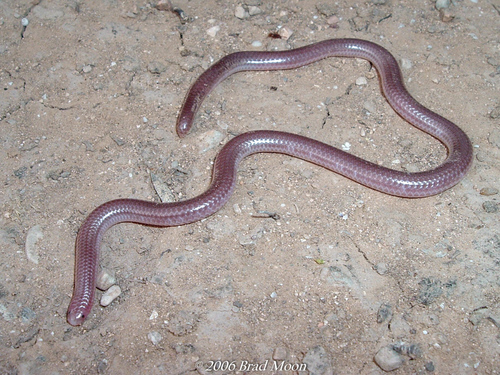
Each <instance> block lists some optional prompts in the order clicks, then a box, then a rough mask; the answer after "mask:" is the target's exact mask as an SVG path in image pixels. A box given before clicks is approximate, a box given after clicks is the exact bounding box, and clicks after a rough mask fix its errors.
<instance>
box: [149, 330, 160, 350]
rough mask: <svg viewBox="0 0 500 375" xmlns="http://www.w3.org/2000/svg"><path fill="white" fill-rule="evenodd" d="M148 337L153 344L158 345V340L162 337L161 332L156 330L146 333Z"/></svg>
mask: <svg viewBox="0 0 500 375" xmlns="http://www.w3.org/2000/svg"><path fill="white" fill-rule="evenodd" d="M148 339H149V340H150V341H151V342H152V343H153V345H155V346H156V345H158V344H159V343H160V341H161V340H162V339H163V337H162V336H161V334H160V333H159V332H156V331H152V332H149V333H148Z"/></svg>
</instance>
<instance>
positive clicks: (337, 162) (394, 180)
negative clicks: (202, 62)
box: [67, 39, 473, 326]
mask: <svg viewBox="0 0 500 375" xmlns="http://www.w3.org/2000/svg"><path fill="white" fill-rule="evenodd" d="M326 57H356V58H362V59H366V60H368V61H370V62H371V63H372V65H373V66H374V67H375V68H376V70H377V72H378V75H379V77H380V81H381V87H382V91H383V93H384V96H385V97H386V99H387V101H388V102H389V104H390V105H391V106H392V108H393V109H394V110H395V111H396V112H397V113H398V114H399V115H400V116H401V117H402V118H403V119H405V120H406V121H407V122H409V123H410V124H412V125H414V126H415V127H417V128H419V129H420V130H422V131H424V132H426V133H428V134H430V135H432V136H434V137H435V138H436V139H438V140H439V141H440V142H442V143H443V144H444V145H445V146H446V148H447V150H448V156H447V158H446V160H445V161H444V162H443V163H442V164H441V165H439V166H438V167H437V168H435V169H433V170H429V171H423V172H418V173H407V172H403V171H396V170H391V169H388V168H385V167H382V166H379V165H376V164H373V163H371V162H368V161H365V160H363V159H361V158H358V157H356V156H354V155H351V154H348V153H346V152H344V151H341V150H339V149H337V148H335V147H332V146H329V145H327V144H324V143H321V142H319V141H316V140H313V139H309V138H306V137H303V136H300V135H295V134H290V133H284V132H278V131H268V130H260V131H252V132H248V133H243V134H241V135H239V136H236V137H235V138H233V139H231V140H230V141H229V142H228V143H227V144H226V145H225V146H224V147H223V148H222V150H221V151H220V153H219V154H218V155H217V158H216V161H215V164H214V168H213V176H212V182H211V184H210V186H209V188H208V189H207V190H206V191H205V192H204V193H202V194H201V195H199V196H197V197H195V198H192V199H188V200H185V201H181V202H175V203H156V202H149V201H142V200H137V199H117V200H113V201H110V202H107V203H104V204H102V205H101V206H99V207H97V208H96V209H95V210H94V211H92V213H91V214H90V215H89V216H88V217H87V218H86V219H85V221H84V222H83V224H82V226H81V227H80V230H79V231H78V236H77V240H76V246H75V281H74V289H73V297H72V299H71V302H70V304H69V307H68V311H67V321H68V323H69V324H71V325H74V326H78V325H81V324H82V323H83V322H84V321H85V319H86V318H87V316H88V315H89V314H90V311H91V309H92V305H93V302H94V295H95V288H96V277H97V269H98V262H99V251H100V244H101V240H102V237H103V235H104V233H105V232H106V230H107V229H108V228H110V227H111V226H113V225H115V224H118V223H123V222H133V223H139V224H145V225H152V226H159V227H168V226H177V225H183V224H188V223H192V222H195V221H198V220H201V219H203V218H205V217H207V216H210V215H212V214H213V213H215V212H216V211H218V210H219V209H220V208H221V207H222V206H224V204H225V203H226V202H227V201H228V200H229V198H230V197H231V195H232V193H233V191H234V188H235V182H236V173H237V167H238V164H239V162H240V161H241V160H242V159H243V158H244V157H246V156H248V155H251V154H255V153H260V152H271V153H282V154H287V155H290V156H293V157H297V158H300V159H303V160H307V161H309V162H312V163H315V164H317V165H320V166H322V167H325V168H327V169H330V170H332V171H334V172H336V173H339V174H341V175H343V176H345V177H347V178H350V179H352V180H354V181H356V182H359V183H360V184H363V185H365V186H367V187H370V188H372V189H375V190H378V191H381V192H383V193H387V194H390V195H394V196H400V197H408V198H418V197H427V196H431V195H435V194H439V193H441V192H443V191H444V190H446V189H449V188H451V187H452V186H454V185H455V184H457V183H458V182H459V181H460V180H461V179H462V178H463V177H464V176H465V174H466V173H467V171H468V169H469V168H470V166H471V164H472V155H473V152H472V145H471V142H470V140H469V138H468V137H467V135H466V134H465V133H464V132H463V131H462V130H461V129H460V128H459V127H457V126H456V125H455V124H454V123H452V122H450V121H448V120H447V119H445V118H443V117H441V116H440V115H438V114H436V113H434V112H432V111H431V110H430V109H428V108H426V107H424V106H423V105H421V104H420V103H418V102H417V101H416V100H415V99H413V97H412V96H411V95H410V94H409V93H408V92H407V91H406V89H405V87H404V83H403V78H402V75H401V71H400V69H399V66H398V63H397V61H396V59H395V58H394V57H393V56H392V55H391V53H390V52H388V51H387V50H386V49H385V48H383V47H381V46H379V45H377V44H375V43H372V42H369V41H365V40H359V39H331V40H325V41H322V42H319V43H315V44H311V45H307V46H305V47H301V48H297V49H292V50H288V51H278V52H274V51H273V52H257V51H252V52H250V51H248V52H236V53H232V54H229V55H227V56H225V57H223V58H222V59H221V60H219V61H218V62H216V63H215V64H214V65H212V66H211V67H210V68H209V69H207V70H206V71H205V72H204V73H203V74H202V75H201V76H200V77H199V78H198V79H197V80H196V81H195V82H194V84H193V85H192V86H191V88H190V90H189V92H188V94H187V95H186V98H185V100H184V104H183V106H182V108H181V111H180V114H179V116H178V121H177V133H178V135H179V136H180V137H183V136H185V135H186V134H187V133H188V132H189V130H190V128H191V126H192V124H193V121H194V118H195V115H196V113H197V111H198V109H199V108H200V106H201V103H202V102H203V100H204V99H205V98H206V97H207V95H208V94H209V93H210V92H211V91H212V90H213V89H214V88H215V87H216V86H217V85H218V84H219V83H220V82H221V81H222V80H224V79H225V78H227V77H228V76H230V75H231V74H234V73H236V72H239V71H245V70H279V69H294V68H298V67H301V66H304V65H307V64H310V63H313V62H315V61H318V60H321V59H324V58H326Z"/></svg>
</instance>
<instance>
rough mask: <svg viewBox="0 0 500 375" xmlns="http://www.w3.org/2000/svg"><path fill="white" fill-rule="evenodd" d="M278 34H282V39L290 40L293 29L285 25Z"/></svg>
mask: <svg viewBox="0 0 500 375" xmlns="http://www.w3.org/2000/svg"><path fill="white" fill-rule="evenodd" d="M278 34H279V35H280V36H281V38H282V39H284V40H288V39H290V37H291V36H292V34H293V31H292V29H290V28H289V27H286V26H284V27H282V28H281V29H280V30H279V31H278Z"/></svg>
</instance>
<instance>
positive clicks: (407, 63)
mask: <svg viewBox="0 0 500 375" xmlns="http://www.w3.org/2000/svg"><path fill="white" fill-rule="evenodd" d="M400 62H401V67H402V68H403V69H405V70H408V69H411V68H412V67H413V63H412V62H411V60H410V59H405V58H402V59H401V60H400Z"/></svg>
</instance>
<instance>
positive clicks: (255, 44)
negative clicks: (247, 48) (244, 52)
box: [252, 40, 262, 47]
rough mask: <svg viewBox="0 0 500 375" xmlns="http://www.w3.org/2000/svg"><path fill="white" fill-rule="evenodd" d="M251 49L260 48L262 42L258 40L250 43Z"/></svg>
mask: <svg viewBox="0 0 500 375" xmlns="http://www.w3.org/2000/svg"><path fill="white" fill-rule="evenodd" d="M252 47H262V42H261V41H259V40H254V41H253V42H252Z"/></svg>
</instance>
